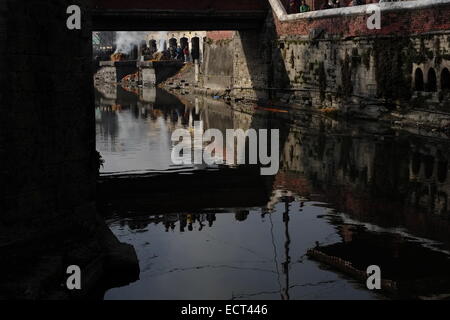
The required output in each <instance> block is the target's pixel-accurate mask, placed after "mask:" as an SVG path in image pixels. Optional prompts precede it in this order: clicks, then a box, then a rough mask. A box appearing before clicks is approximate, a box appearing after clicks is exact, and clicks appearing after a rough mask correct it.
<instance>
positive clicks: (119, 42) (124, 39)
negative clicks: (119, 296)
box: [116, 31, 148, 54]
mask: <svg viewBox="0 0 450 320" xmlns="http://www.w3.org/2000/svg"><path fill="white" fill-rule="evenodd" d="M147 34H148V33H147V32H145V31H118V32H116V48H117V49H116V53H124V54H129V53H130V52H131V50H133V47H134V46H137V45H139V44H140V43H141V42H142V40H145V39H146V37H147Z"/></svg>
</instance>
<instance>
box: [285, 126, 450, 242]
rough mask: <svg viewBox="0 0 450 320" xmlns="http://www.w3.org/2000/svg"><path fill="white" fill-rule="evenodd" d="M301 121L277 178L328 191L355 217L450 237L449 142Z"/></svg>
mask: <svg viewBox="0 0 450 320" xmlns="http://www.w3.org/2000/svg"><path fill="white" fill-rule="evenodd" d="M319 119H320V118H319ZM302 125H303V126H304V127H302V126H300V125H299V126H292V127H291V128H290V132H289V134H288V136H287V138H286V140H285V145H284V148H282V150H283V151H282V156H281V166H282V168H283V169H282V172H281V173H280V174H279V175H278V177H277V183H279V184H284V185H286V187H287V188H289V189H290V190H292V191H294V192H296V193H298V194H299V195H302V196H310V195H312V194H314V195H316V194H319V195H323V196H324V198H323V199H320V200H323V201H326V202H328V203H333V204H334V205H335V206H336V209H337V210H338V211H339V212H345V213H348V214H350V215H351V216H352V217H353V218H355V219H358V220H361V221H366V222H373V223H375V224H378V225H385V226H404V227H407V228H408V229H409V230H410V231H412V232H413V233H414V234H415V235H419V236H424V237H429V238H433V239H438V240H441V241H448V242H450V232H449V231H450V224H449V223H448V218H449V217H450V207H449V204H448V203H449V200H450V198H449V196H450V181H449V178H448V175H449V167H448V155H449V154H450V144H449V143H448V142H447V141H446V140H441V141H439V140H433V139H428V138H426V137H418V136H415V137H414V136H412V135H409V134H402V133H400V132H398V133H397V134H393V132H392V131H386V133H385V134H369V133H367V132H368V130H367V129H369V128H367V127H365V126H361V127H355V128H351V129H350V130H349V128H345V126H343V125H342V124H339V123H338V122H336V121H333V120H323V119H322V120H317V119H314V118H313V119H312V120H311V122H310V123H307V124H302ZM340 127H342V128H340ZM372 129H373V130H375V129H376V130H377V131H373V132H383V129H382V128H379V127H377V128H372ZM316 200H319V199H316Z"/></svg>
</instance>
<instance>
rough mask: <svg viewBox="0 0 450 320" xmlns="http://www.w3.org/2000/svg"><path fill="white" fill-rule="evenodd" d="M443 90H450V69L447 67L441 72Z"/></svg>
mask: <svg viewBox="0 0 450 320" xmlns="http://www.w3.org/2000/svg"><path fill="white" fill-rule="evenodd" d="M441 90H442V91H450V71H448V69H447V68H444V70H442V72H441Z"/></svg>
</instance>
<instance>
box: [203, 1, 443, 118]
mask: <svg viewBox="0 0 450 320" xmlns="http://www.w3.org/2000/svg"><path fill="white" fill-rule="evenodd" d="M270 2H271V5H272V13H271V16H269V17H268V19H267V21H266V24H265V26H264V28H263V30H260V31H259V32H258V33H256V32H255V33H254V34H251V35H250V34H249V33H247V34H245V33H242V32H235V33H230V32H214V33H208V34H207V41H206V43H205V63H204V65H203V70H202V71H203V86H207V87H209V88H211V89H214V90H220V89H222V90H225V89H228V90H230V91H231V92H232V94H233V95H234V96H236V97H239V98H240V97H243V98H252V96H253V98H265V97H267V96H269V97H271V98H280V99H281V100H282V101H283V102H285V103H295V104H300V105H302V106H306V107H312V108H336V109H339V110H340V111H342V112H345V113H347V114H349V113H350V114H357V115H359V116H362V117H368V118H373V117H378V116H379V115H380V114H381V113H382V112H386V111H389V110H391V111H392V110H393V109H398V110H400V111H405V110H409V109H411V108H419V109H424V108H427V109H428V110H430V109H431V110H436V111H444V112H450V102H449V100H450V99H449V97H450V96H449V91H450V88H449V86H450V85H449V83H448V81H449V80H448V76H447V75H448V72H449V70H450V20H449V19H448V17H449V16H450V1H448V0H437V1H432V2H430V1H428V0H427V1H420V2H419V1H410V2H397V3H386V4H383V5H382V6H381V29H380V30H377V29H374V30H369V29H368V28H367V19H368V17H369V16H370V14H368V13H367V12H366V11H367V8H368V6H359V7H349V8H340V9H331V10H321V11H313V12H309V13H303V14H293V15H287V14H286V12H285V10H284V8H283V7H281V6H280V5H279V1H277V0H270ZM243 34H244V36H243ZM418 69H419V71H417V70H418Z"/></svg>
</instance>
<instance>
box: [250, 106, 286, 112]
mask: <svg viewBox="0 0 450 320" xmlns="http://www.w3.org/2000/svg"><path fill="white" fill-rule="evenodd" d="M255 109H258V110H264V111H269V112H278V113H289V111H287V110H281V109H276V108H266V107H260V106H256V107H255Z"/></svg>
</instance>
